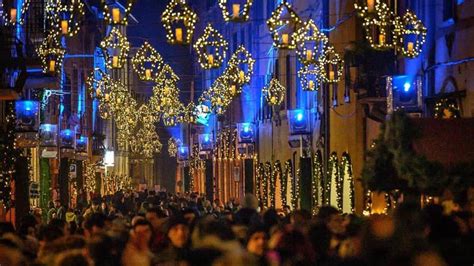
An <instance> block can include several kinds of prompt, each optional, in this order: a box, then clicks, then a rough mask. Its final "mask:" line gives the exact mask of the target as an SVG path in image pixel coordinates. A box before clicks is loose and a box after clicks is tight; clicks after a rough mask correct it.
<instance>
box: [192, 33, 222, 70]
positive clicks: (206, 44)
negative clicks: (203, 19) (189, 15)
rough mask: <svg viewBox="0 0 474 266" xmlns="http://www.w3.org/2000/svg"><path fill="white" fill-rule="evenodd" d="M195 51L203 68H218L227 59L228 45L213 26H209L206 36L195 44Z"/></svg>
mask: <svg viewBox="0 0 474 266" xmlns="http://www.w3.org/2000/svg"><path fill="white" fill-rule="evenodd" d="M194 49H195V50H196V53H197V57H198V61H199V63H200V64H201V67H202V68H204V69H211V68H218V67H220V66H221V65H222V62H224V59H225V58H226V54H227V49H228V43H227V41H226V40H225V39H224V37H223V36H222V35H221V34H220V33H219V32H218V31H217V30H216V29H214V28H213V27H212V25H211V24H208V25H207V27H206V29H204V34H203V35H202V36H201V37H200V38H199V39H198V40H197V41H196V43H195V44H194Z"/></svg>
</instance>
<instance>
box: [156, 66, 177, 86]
mask: <svg viewBox="0 0 474 266" xmlns="http://www.w3.org/2000/svg"><path fill="white" fill-rule="evenodd" d="M155 81H156V83H157V84H158V85H157V86H159V87H163V86H166V85H167V84H168V82H171V83H174V84H176V82H178V81H179V77H178V75H176V73H175V72H174V70H173V68H171V66H170V65H168V64H164V65H163V67H162V68H161V71H160V73H159V75H158V77H157V79H156V80H155Z"/></svg>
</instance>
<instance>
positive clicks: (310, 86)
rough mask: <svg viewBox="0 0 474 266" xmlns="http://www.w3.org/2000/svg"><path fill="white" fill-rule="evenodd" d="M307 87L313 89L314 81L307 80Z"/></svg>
mask: <svg viewBox="0 0 474 266" xmlns="http://www.w3.org/2000/svg"><path fill="white" fill-rule="evenodd" d="M308 88H309V89H310V90H313V89H314V81H312V80H310V81H309V84H308Z"/></svg>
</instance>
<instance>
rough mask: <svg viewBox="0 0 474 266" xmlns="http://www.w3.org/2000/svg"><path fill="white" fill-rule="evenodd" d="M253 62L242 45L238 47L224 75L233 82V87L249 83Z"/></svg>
mask: <svg viewBox="0 0 474 266" xmlns="http://www.w3.org/2000/svg"><path fill="white" fill-rule="evenodd" d="M254 64H255V60H254V59H253V58H252V55H251V54H250V53H249V51H247V49H245V47H244V46H243V45H241V46H239V48H237V50H236V51H235V52H234V54H233V55H232V57H231V58H230V60H229V64H228V66H227V69H226V71H225V74H224V75H227V76H228V77H229V80H231V81H233V83H234V84H233V85H239V86H240V85H244V84H248V83H249V82H250V79H251V78H252V74H253V67H254Z"/></svg>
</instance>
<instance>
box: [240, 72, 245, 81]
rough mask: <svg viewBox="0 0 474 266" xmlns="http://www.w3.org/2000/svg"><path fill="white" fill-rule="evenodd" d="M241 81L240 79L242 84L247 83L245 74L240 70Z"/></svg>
mask: <svg viewBox="0 0 474 266" xmlns="http://www.w3.org/2000/svg"><path fill="white" fill-rule="evenodd" d="M239 79H240V82H244V81H245V73H244V71H242V70H240V72H239Z"/></svg>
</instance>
